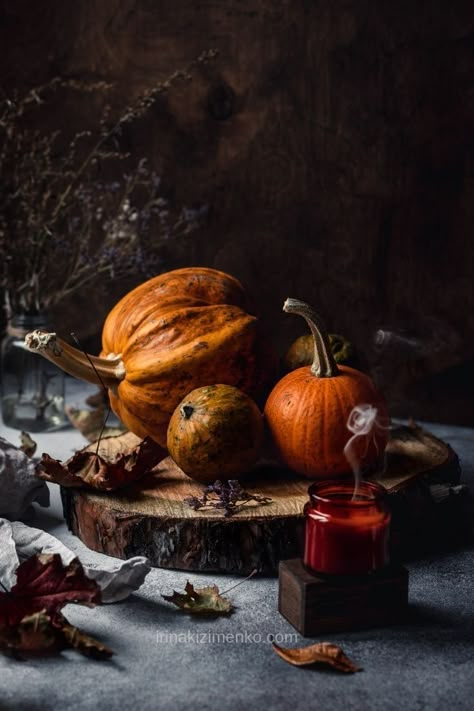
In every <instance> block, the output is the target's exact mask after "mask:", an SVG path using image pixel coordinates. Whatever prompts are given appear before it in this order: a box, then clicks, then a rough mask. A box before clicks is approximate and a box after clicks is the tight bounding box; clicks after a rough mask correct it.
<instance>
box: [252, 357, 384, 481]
mask: <svg viewBox="0 0 474 711" xmlns="http://www.w3.org/2000/svg"><path fill="white" fill-rule="evenodd" d="M339 371H340V372H339V374H338V375H336V376H334V377H328V378H318V377H316V376H314V375H313V374H312V373H311V369H310V367H309V366H307V367H303V368H298V369H297V370H294V371H292V372H291V373H288V375H286V376H285V377H284V378H282V379H281V380H280V381H279V382H278V383H277V384H276V385H275V387H274V388H273V390H272V392H271V393H270V395H269V397H268V399H267V402H266V405H265V409H264V415H265V419H266V422H267V424H268V428H269V430H270V433H271V436H272V440H273V444H274V446H275V448H276V451H277V453H278V455H279V457H280V458H281V460H282V461H283V462H284V463H285V464H286V465H287V466H288V467H289V468H290V469H292V470H293V471H295V472H298V473H299V474H302V475H303V476H306V477H308V478H310V479H313V478H327V477H329V478H330V477H333V476H334V477H335V476H339V475H341V474H345V473H350V471H351V467H350V465H349V463H348V461H347V459H346V457H345V455H344V447H345V445H346V444H347V442H348V440H349V439H350V437H351V436H352V432H350V431H349V430H348V429H347V427H346V423H347V420H348V418H349V415H350V413H351V411H352V409H353V408H354V407H355V406H356V405H360V404H363V403H368V404H370V405H372V406H373V407H376V408H377V410H378V417H377V420H378V422H380V423H381V424H383V425H384V426H385V429H384V428H383V427H375V428H374V429H373V432H372V433H371V437H370V438H367V437H365V436H360V437H358V438H357V439H356V440H355V442H354V446H355V450H354V451H355V452H356V453H357V456H358V458H359V459H360V461H361V466H362V467H369V466H371V465H372V464H373V463H374V462H375V461H376V460H377V459H378V458H379V457H380V456H381V454H382V453H383V451H384V449H385V446H386V444H387V440H388V428H386V426H387V424H388V422H389V416H388V411H387V407H386V404H385V402H384V401H383V399H382V397H381V395H380V394H379V393H378V391H377V390H376V388H375V386H374V384H373V382H372V381H371V380H370V378H369V377H367V376H366V375H364V374H363V373H361V372H360V371H358V370H355V369H354V368H350V367H349V366H345V365H339ZM372 436H373V439H372Z"/></svg>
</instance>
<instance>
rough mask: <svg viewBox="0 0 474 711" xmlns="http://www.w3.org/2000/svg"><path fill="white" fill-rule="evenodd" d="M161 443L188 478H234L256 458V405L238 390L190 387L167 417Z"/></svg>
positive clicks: (259, 429) (259, 428)
mask: <svg viewBox="0 0 474 711" xmlns="http://www.w3.org/2000/svg"><path fill="white" fill-rule="evenodd" d="M167 442H168V451H169V453H170V454H171V456H172V457H173V459H174V461H175V462H176V464H177V465H178V466H179V467H180V468H181V469H182V470H183V472H184V473H185V474H187V475H188V476H190V477H191V478H193V479H196V480H197V481H202V482H210V481H215V480H216V479H238V478H239V476H241V475H242V474H244V473H246V472H247V471H248V470H249V469H250V467H251V466H252V465H253V464H255V462H256V461H257V459H258V456H259V454H260V449H261V447H262V442H263V417H262V414H261V412H260V410H259V409H258V407H257V405H256V403H255V402H254V401H253V400H252V399H251V398H250V397H249V396H248V395H246V394H245V393H243V392H242V391H241V390H239V389H238V388H234V387H232V386H231V385H208V386H206V387H202V388H196V389H195V390H193V391H192V392H190V393H189V395H187V396H186V397H185V398H184V400H183V401H182V402H181V403H180V404H179V405H178V407H177V408H176V410H175V411H174V413H173V415H172V416H171V420H170V423H169V426H168V433H167Z"/></svg>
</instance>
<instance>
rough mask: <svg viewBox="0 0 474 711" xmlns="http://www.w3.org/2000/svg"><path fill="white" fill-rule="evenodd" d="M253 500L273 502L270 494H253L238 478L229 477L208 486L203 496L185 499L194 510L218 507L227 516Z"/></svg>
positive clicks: (258, 502) (261, 502)
mask: <svg viewBox="0 0 474 711" xmlns="http://www.w3.org/2000/svg"><path fill="white" fill-rule="evenodd" d="M252 501H253V502H255V503H257V504H271V503H272V499H271V497H269V496H263V495H262V494H251V493H250V492H248V491H246V490H245V489H244V488H243V487H242V485H241V483H240V482H239V481H237V479H229V480H228V481H220V480H219V479H218V480H217V481H215V482H214V483H213V484H209V485H208V486H206V488H205V489H204V491H203V493H202V496H188V497H187V498H185V499H184V503H185V504H187V505H188V506H190V507H191V508H192V509H194V511H198V510H199V509H203V508H212V509H218V510H222V511H223V512H224V516H225V517H226V518H227V517H229V516H232V515H233V514H235V513H237V511H241V510H242V508H243V507H244V506H245V505H246V504H248V503H250V502H252Z"/></svg>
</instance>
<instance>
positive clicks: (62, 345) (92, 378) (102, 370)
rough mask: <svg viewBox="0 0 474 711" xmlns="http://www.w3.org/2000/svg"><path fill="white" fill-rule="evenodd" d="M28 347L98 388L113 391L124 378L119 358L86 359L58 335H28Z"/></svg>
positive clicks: (115, 356)
mask: <svg viewBox="0 0 474 711" xmlns="http://www.w3.org/2000/svg"><path fill="white" fill-rule="evenodd" d="M25 346H26V348H27V349H28V350H29V351H34V352H35V353H39V354H40V355H42V356H43V357H44V358H47V359H48V360H50V361H51V362H52V363H54V364H55V365H57V366H58V367H59V368H61V369H62V370H64V371H65V372H66V373H69V375H73V376H74V377H75V378H80V379H81V380H86V381H87V382H89V383H94V384H95V385H102V387H104V386H105V387H106V388H114V387H117V385H118V384H119V383H120V381H121V380H123V379H124V377H125V366H124V364H123V363H122V360H121V358H120V356H118V355H112V356H110V357H107V358H98V357H97V356H89V357H87V356H86V354H85V353H83V352H82V351H80V350H78V349H77V348H74V347H73V346H70V345H69V344H68V343H66V341H63V340H62V339H61V338H58V337H57V336H56V334H55V333H47V332H45V331H32V332H31V333H27V334H26V336H25ZM89 358H90V361H89ZM92 363H93V365H92ZM98 376H99V377H98Z"/></svg>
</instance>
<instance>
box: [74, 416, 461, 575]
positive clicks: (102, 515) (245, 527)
mask: <svg viewBox="0 0 474 711" xmlns="http://www.w3.org/2000/svg"><path fill="white" fill-rule="evenodd" d="M129 439H130V444H131V446H134V445H135V444H136V443H137V441H138V438H136V437H135V435H132V434H130V435H129ZM110 442H111V441H109V443H107V441H105V444H104V446H105V447H109V446H110ZM121 442H122V443H124V446H125V445H126V441H125V440H123V439H122V438H121ZM92 446H94V445H92ZM456 462H457V460H456V457H455V455H454V453H453V452H452V450H451V449H450V448H449V447H448V446H447V445H445V444H444V443H443V442H441V441H440V440H438V439H437V438H435V437H433V436H432V435H430V434H429V433H427V432H424V431H423V430H421V429H419V428H416V429H415V428H409V427H400V428H397V429H395V430H394V432H393V433H392V437H391V440H390V442H389V445H388V447H387V454H386V457H385V459H384V466H383V467H382V468H381V469H380V471H378V472H376V473H375V474H374V475H373V476H372V477H371V478H372V479H373V480H375V481H378V482H379V483H381V484H382V485H383V486H384V487H385V488H386V489H387V493H388V495H389V498H390V496H391V497H392V498H393V497H397V496H398V493H399V492H402V495H403V500H404V501H405V499H406V495H407V492H408V500H410V497H411V496H412V494H410V492H414V494H413V500H414V507H415V509H416V511H415V517H416V519H417V521H418V522H421V523H422V522H423V520H424V516H425V514H426V510H427V509H428V511H429V512H431V510H432V508H433V506H434V504H433V502H431V503H429V502H428V501H427V502H425V503H424V504H422V503H420V502H419V501H418V499H419V498H420V490H419V489H418V488H417V482H418V481H422V482H423V481H424V482H426V479H427V478H428V479H430V481H432V482H437V481H440V480H441V481H444V480H445V479H446V478H447V479H448V480H450V481H456V482H457V481H458V478H459V476H458V470H457V465H456ZM310 484H311V481H309V480H308V479H303V478H301V477H299V476H297V475H296V474H293V473H292V472H290V471H288V470H285V469H281V468H277V467H275V465H271V464H268V463H261V464H260V465H259V466H258V467H257V468H256V469H255V470H254V471H252V472H250V473H249V474H248V476H247V477H246V478H245V479H244V480H243V481H242V485H243V486H244V487H245V488H246V489H247V490H248V491H249V492H250V493H259V494H262V495H264V496H269V497H271V499H272V502H271V503H269V504H266V505H262V504H255V503H249V504H247V505H246V506H245V507H243V508H242V509H241V510H240V511H238V512H237V513H235V514H234V515H233V516H231V517H229V518H225V517H224V516H223V513H222V511H219V510H215V509H212V510H197V511H195V510H193V509H192V508H190V507H189V506H188V505H187V504H186V503H184V501H183V500H184V499H185V498H186V497H189V496H200V495H201V494H202V491H203V485H202V484H199V483H197V482H195V481H193V480H191V479H190V478H189V477H187V476H186V475H185V474H184V473H183V472H182V471H181V470H180V469H179V467H178V466H177V465H176V464H175V463H174V462H173V460H172V459H171V458H170V457H168V458H166V459H165V460H163V461H162V462H161V463H160V464H159V465H158V466H157V467H155V469H154V470H153V471H152V472H151V473H150V474H148V475H146V476H145V477H144V478H143V479H140V480H139V481H137V482H135V483H133V484H131V485H130V486H129V487H127V488H126V489H123V490H121V491H117V492H114V493H112V494H111V493H106V494H105V493H95V492H91V491H88V490H86V489H64V488H63V489H62V498H63V505H64V513H65V518H66V521H67V523H68V525H69V527H70V529H71V530H72V531H73V532H74V533H75V534H76V535H78V536H79V537H80V538H81V540H82V541H83V542H84V543H85V544H86V545H87V546H89V547H90V548H92V549H93V550H97V551H100V552H103V553H108V554H109V555H113V556H116V557H119V558H127V557H129V556H132V555H146V556H147V557H148V558H149V559H150V561H151V562H152V564H153V565H156V566H158V567H164V568H167V567H171V568H180V569H184V570H201V571H206V570H217V571H221V572H222V571H226V572H232V573H242V574H248V573H250V572H251V571H252V570H254V569H257V570H259V571H260V572H265V573H269V572H275V571H276V570H277V568H278V563H279V561H280V560H284V559H288V558H293V557H296V556H298V555H301V553H302V544H303V540H302V535H303V526H304V519H303V506H304V504H305V503H306V501H307V500H308V493H307V491H308V486H309V485H310ZM423 486H425V484H422V489H423ZM393 500H394V501H395V499H393ZM404 517H405V518H406V521H407V525H408V523H409V521H410V517H408V516H406V513H405V514H404ZM395 524H396V525H395V528H396V529H398V530H396V531H395V533H396V537H397V538H398V539H399V540H403V542H404V543H405V542H406V535H405V534H406V531H405V530H403V529H404V526H405V524H404V521H403V519H402V518H401V519H400V520H398V521H395ZM405 528H406V526H405ZM400 529H401V530H400Z"/></svg>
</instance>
